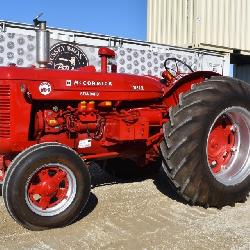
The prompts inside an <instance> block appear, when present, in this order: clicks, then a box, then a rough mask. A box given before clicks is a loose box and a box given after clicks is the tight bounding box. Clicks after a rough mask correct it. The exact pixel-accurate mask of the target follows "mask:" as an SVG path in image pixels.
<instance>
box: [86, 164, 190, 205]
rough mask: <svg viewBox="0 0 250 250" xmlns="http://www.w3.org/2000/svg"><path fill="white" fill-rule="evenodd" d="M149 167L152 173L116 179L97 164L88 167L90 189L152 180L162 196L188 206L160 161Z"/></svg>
mask: <svg viewBox="0 0 250 250" xmlns="http://www.w3.org/2000/svg"><path fill="white" fill-rule="evenodd" d="M151 167H152V168H153V171H147V172H145V173H144V174H143V175H142V176H139V177H138V176H137V177H126V178H118V177H116V176H112V175H110V174H108V173H107V172H106V171H105V170H104V169H102V168H101V167H99V165H98V164H95V163H94V164H91V166H90V167H89V171H90V175H91V183H92V189H94V188H96V187H99V186H107V185H115V184H126V183H133V182H142V181H145V180H148V179H151V180H153V184H154V185H155V187H156V188H157V190H158V191H160V192H161V193H162V194H163V195H165V196H167V197H168V198H170V199H172V200H174V201H177V202H180V203H183V204H185V205H186V204H188V203H187V202H186V201H185V200H184V199H183V198H181V197H180V196H179V195H178V194H177V193H176V191H175V190H174V188H173V186H172V185H171V183H170V182H169V180H168V178H167V176H166V174H165V172H164V170H163V169H162V167H161V161H158V162H156V163H155V164H154V165H152V166H151Z"/></svg>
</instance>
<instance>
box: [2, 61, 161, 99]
mask: <svg viewBox="0 0 250 250" xmlns="http://www.w3.org/2000/svg"><path fill="white" fill-rule="evenodd" d="M1 80H16V81H17V83H22V84H24V85H25V86H24V87H25V88H26V89H27V91H29V93H30V94H31V97H32V99H34V100H43V99H46V100H111V101H112V100H133V101H136V100H152V99H158V98H161V97H162V96H163V92H164V90H163V86H162V84H161V83H160V79H159V78H156V77H152V76H136V75H130V74H120V73H101V72H96V71H95V69H94V67H92V66H88V67H85V68H81V69H79V70H72V71H64V70H54V69H37V68H18V67H15V66H10V67H0V81H1Z"/></svg>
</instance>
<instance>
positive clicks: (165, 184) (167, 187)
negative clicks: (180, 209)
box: [153, 168, 188, 205]
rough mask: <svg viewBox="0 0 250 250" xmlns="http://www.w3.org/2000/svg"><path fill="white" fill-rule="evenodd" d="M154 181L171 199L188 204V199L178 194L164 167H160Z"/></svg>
mask: <svg viewBox="0 0 250 250" xmlns="http://www.w3.org/2000/svg"><path fill="white" fill-rule="evenodd" d="M153 182H154V185H155V186H156V188H157V189H158V190H159V191H160V192H161V193H162V194H164V195H165V196H167V197H168V198H170V199H171V200H174V201H177V202H180V203H183V204H185V205H187V204H188V203H187V201H186V200H184V199H183V198H182V197H180V196H179V195H178V193H177V192H176V190H175V189H174V187H173V186H172V184H171V183H170V182H169V180H168V178H167V176H166V174H165V172H164V170H163V169H162V168H160V169H159V171H158V173H157V174H156V176H155V177H154V179H153Z"/></svg>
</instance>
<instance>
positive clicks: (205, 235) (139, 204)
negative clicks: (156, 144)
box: [0, 168, 250, 250]
mask: <svg viewBox="0 0 250 250" xmlns="http://www.w3.org/2000/svg"><path fill="white" fill-rule="evenodd" d="M91 172H92V174H93V173H94V175H93V177H92V182H93V184H94V187H93V188H92V191H91V196H90V199H89V202H88V204H87V208H86V209H85V212H84V214H83V216H82V218H81V219H79V220H78V221H77V222H75V223H74V224H72V225H70V226H67V227H65V228H60V229H53V230H47V231H42V232H31V231H28V230H26V229H24V228H22V227H21V226H20V225H18V224H16V223H15V222H14V221H13V220H12V218H11V217H10V216H9V215H8V213H7V211H6V209H5V207H4V203H3V200H2V198H0V207H1V212H0V213H1V217H0V218H1V223H0V241H1V244H0V249H34V250H35V249H39V250H40V249H41V250H42V249H43V250H45V249H131V250H132V249H250V199H248V201H247V202H245V203H243V204H236V206H235V207H225V208H223V209H222V210H218V209H213V208H209V209H204V208H200V207H191V206H188V205H186V204H184V203H182V202H181V201H180V200H178V199H177V198H176V197H175V196H174V195H173V194H172V193H171V192H170V191H169V188H168V187H167V186H166V184H165V180H164V178H163V177H162V176H161V174H159V175H157V176H156V177H154V178H148V179H146V180H142V181H133V182H132V181H131V182H124V183H121V182H117V181H116V180H114V179H112V178H111V177H109V176H108V175H106V174H105V173H104V172H102V171H101V170H100V169H97V168H94V169H92V170H91Z"/></svg>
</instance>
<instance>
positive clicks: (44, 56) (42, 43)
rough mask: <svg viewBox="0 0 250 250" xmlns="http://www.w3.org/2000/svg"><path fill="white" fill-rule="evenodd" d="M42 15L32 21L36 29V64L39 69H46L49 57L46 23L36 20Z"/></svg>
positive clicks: (48, 36)
mask: <svg viewBox="0 0 250 250" xmlns="http://www.w3.org/2000/svg"><path fill="white" fill-rule="evenodd" d="M42 15H43V13H41V14H40V15H38V16H37V17H36V18H35V19H34V20H33V22H34V26H35V28H37V27H38V29H36V62H37V64H38V67H39V68H47V65H48V63H49V55H50V33H49V31H48V30H47V29H46V21H40V20H38V18H39V17H41V16H42Z"/></svg>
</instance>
